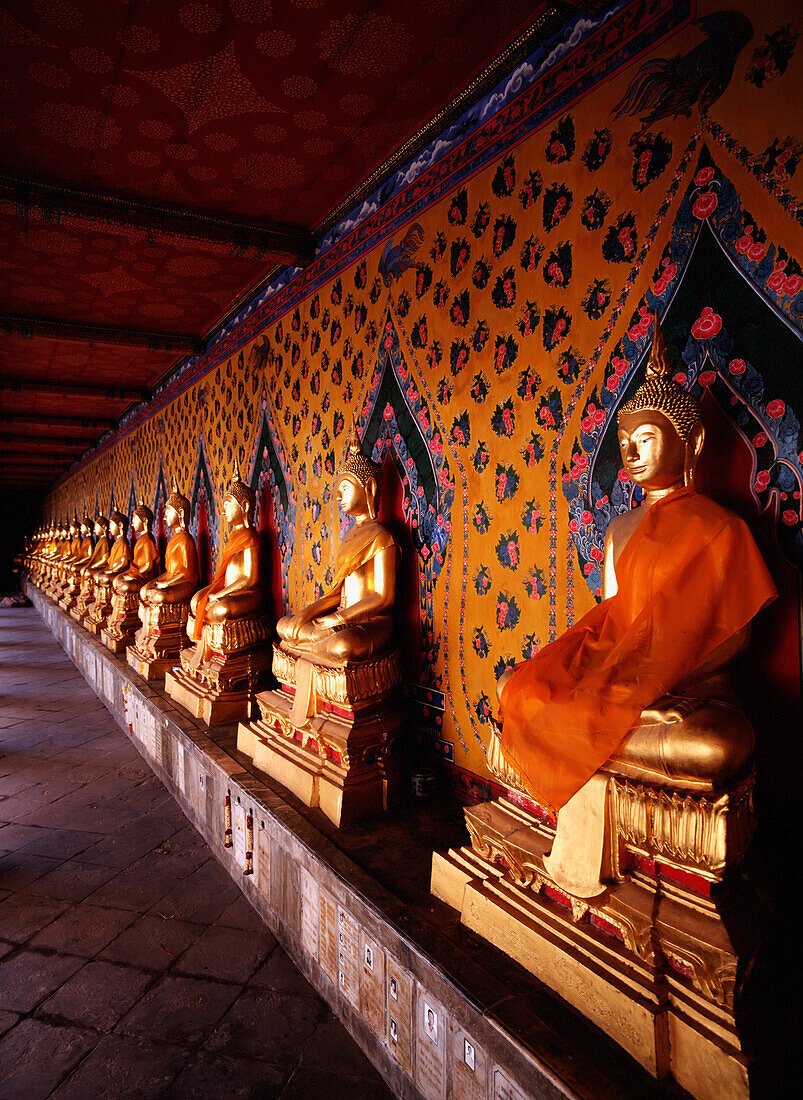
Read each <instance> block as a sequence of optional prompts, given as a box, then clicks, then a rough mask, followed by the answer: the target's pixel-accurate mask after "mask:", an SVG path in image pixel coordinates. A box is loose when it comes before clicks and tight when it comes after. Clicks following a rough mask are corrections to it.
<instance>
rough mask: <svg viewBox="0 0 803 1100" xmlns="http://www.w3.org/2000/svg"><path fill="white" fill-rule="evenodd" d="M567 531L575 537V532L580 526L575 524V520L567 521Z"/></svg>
mask: <svg viewBox="0 0 803 1100" xmlns="http://www.w3.org/2000/svg"><path fill="white" fill-rule="evenodd" d="M569 530H570V531H571V533H572V534H573V535H576V534H577V532H578V531H579V530H580V524H579V523H578V522H577V520H576V519H570V520H569Z"/></svg>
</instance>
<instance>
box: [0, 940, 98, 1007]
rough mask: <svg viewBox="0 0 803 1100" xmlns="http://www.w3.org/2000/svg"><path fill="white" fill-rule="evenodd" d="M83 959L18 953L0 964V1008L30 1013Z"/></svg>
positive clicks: (68, 956) (26, 952) (64, 980)
mask: <svg viewBox="0 0 803 1100" xmlns="http://www.w3.org/2000/svg"><path fill="white" fill-rule="evenodd" d="M82 965H83V959H77V958H75V957H73V956H72V955H46V954H44V953H42V952H40V951H28V950H25V949H23V950H21V951H18V952H17V953H16V954H15V955H7V956H6V958H5V959H3V960H2V961H0V1008H4V1009H10V1010H11V1011H13V1012H31V1011H32V1010H33V1009H34V1008H36V1006H37V1005H38V1004H39V1003H40V1002H41V1001H43V1000H44V999H45V997H47V996H48V995H49V994H51V993H53V991H54V990H56V989H58V988H59V986H60V985H62V984H63V983H64V982H66V981H67V979H68V978H70V977H72V975H73V974H74V973H75V972H76V970H80V968H81V966H82Z"/></svg>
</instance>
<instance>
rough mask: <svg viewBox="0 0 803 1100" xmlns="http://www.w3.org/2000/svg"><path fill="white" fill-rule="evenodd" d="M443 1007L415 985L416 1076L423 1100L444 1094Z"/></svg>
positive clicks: (445, 1026) (445, 1028)
mask: <svg viewBox="0 0 803 1100" xmlns="http://www.w3.org/2000/svg"><path fill="white" fill-rule="evenodd" d="M447 1032H448V1023H447V1020H446V1013H445V1012H444V1010H443V1007H442V1006H441V1005H440V1004H439V1003H438V1001H436V1000H435V998H434V997H433V996H432V994H431V993H428V992H427V990H426V989H424V988H422V987H421V986H419V987H418V997H417V1006H416V1041H415V1079H416V1082H417V1084H418V1087H419V1088H420V1089H421V1092H422V1093H423V1095H424V1096H425V1097H426V1100H443V1097H444V1096H445V1095H446V1073H445V1069H446V1036H447Z"/></svg>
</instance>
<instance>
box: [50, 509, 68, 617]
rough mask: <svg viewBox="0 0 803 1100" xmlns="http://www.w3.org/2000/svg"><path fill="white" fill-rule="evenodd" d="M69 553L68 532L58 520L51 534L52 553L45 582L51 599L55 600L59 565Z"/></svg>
mask: <svg viewBox="0 0 803 1100" xmlns="http://www.w3.org/2000/svg"><path fill="white" fill-rule="evenodd" d="M69 552H70V543H69V532H68V530H67V528H66V527H65V526H64V524H63V523H62V522H61V520H59V522H58V525H57V526H56V528H55V529H54V532H53V551H52V553H51V554H50V555H49V561H48V569H47V579H46V581H45V591H46V593H47V595H48V596H50V598H51V599H54V598H55V594H56V591H57V588H58V583H59V573H60V569H61V565H62V562H63V561H64V559H65V558H66V556H67V555H68V554H69Z"/></svg>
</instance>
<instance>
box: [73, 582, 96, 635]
mask: <svg viewBox="0 0 803 1100" xmlns="http://www.w3.org/2000/svg"><path fill="white" fill-rule="evenodd" d="M94 600H95V578H94V577H93V576H92V574H91V573H88V574H86V575H85V576H84V577H82V578H81V584H80V588H79V590H78V599H77V600H76V601H75V604H74V605H73V606H72V607H71V608H70V615H71V616H72V618H73V619H75V621H76V622H77V623H81V624H83V622H84V619H85V618H86V616H87V614H88V612H89V609H90V607H91V606H92V604H93V603H94Z"/></svg>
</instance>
